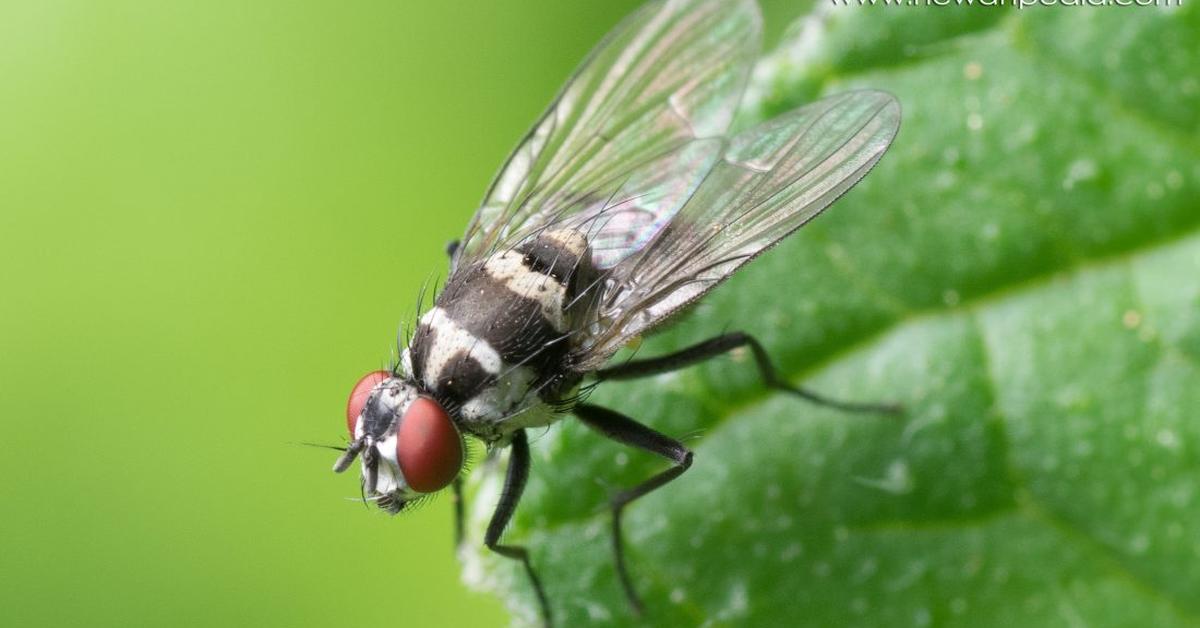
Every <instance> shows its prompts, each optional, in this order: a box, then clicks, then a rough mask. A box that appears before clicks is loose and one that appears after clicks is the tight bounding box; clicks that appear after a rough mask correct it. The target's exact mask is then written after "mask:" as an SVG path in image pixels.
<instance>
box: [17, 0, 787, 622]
mask: <svg viewBox="0 0 1200 628" xmlns="http://www.w3.org/2000/svg"><path fill="white" fill-rule="evenodd" d="M636 4H637V2H636V1H634V0H621V1H605V2H586V3H583V2H580V3H575V2H572V3H565V2H561V1H558V0H531V1H525V2H521V3H505V4H504V5H503V6H501V5H499V4H493V3H456V2H447V3H403V4H401V3H394V2H351V3H334V2H315V1H314V2H257V3H241V2H211V1H206V2H170V3H161V2H149V1H142V2H137V1H121V2H103V3H98V2H84V1H80V0H72V1H62V2H53V1H52V2H45V1H38V2H32V1H28V2H21V1H16V2H14V1H9V2H5V3H3V4H0V85H2V86H0V147H2V148H0V320H2V321H3V324H2V325H0V391H2V393H0V413H2V414H3V417H4V427H3V442H4V451H5V455H4V456H3V457H2V461H0V465H3V474H2V476H3V480H2V481H3V483H4V484H3V486H4V490H3V493H2V495H3V498H4V500H3V501H4V524H3V529H4V535H3V541H2V546H0V547H2V549H0V555H2V556H3V564H4V568H3V569H2V570H0V579H2V581H0V609H3V610H2V611H0V614H2V615H3V617H5V622H4V623H5V624H7V625H14V626H15V625H28V626H33V625H36V626H67V625H89V626H103V625H122V626H124V625H173V626H191V625H197V626H199V625H250V624H255V625H287V626H300V625H314V626H330V625H343V624H345V623H346V622H347V621H348V620H349V619H351V618H352V619H353V621H354V622H355V623H356V624H368V623H373V622H389V623H396V624H403V625H408V626H425V625H449V624H457V625H464V624H472V625H497V624H503V623H506V622H507V618H506V615H505V614H504V611H503V610H502V608H501V605H500V603H499V602H498V601H496V600H494V599H492V598H490V597H488V596H485V595H481V594H477V593H470V592H468V591H467V590H466V589H465V588H464V587H463V586H462V585H461V584H460V582H459V577H458V572H459V565H458V563H457V561H456V560H455V559H454V557H453V555H452V550H451V528H450V513H449V504H448V500H441V501H439V502H436V503H434V504H432V505H430V506H428V507H426V508H424V509H422V510H420V511H419V512H416V513H413V514H411V515H408V516H404V517H398V518H389V517H387V516H384V515H382V514H380V513H378V512H376V511H373V510H365V509H364V508H363V507H362V506H361V505H360V504H359V503H357V502H356V501H355V500H354V499H350V498H354V497H356V496H357V492H358V491H357V482H356V479H355V478H354V477H352V476H353V475H354V474H348V475H347V476H335V475H334V474H332V473H331V472H330V471H329V467H330V464H331V463H332V461H333V459H334V453H333V452H330V451H324V450H318V449H312V448H308V447H304V446H302V445H300V444H299V443H301V442H304V441H315V442H321V443H339V442H341V440H342V436H343V431H344V427H343V425H344V423H343V408H344V400H345V395H346V394H347V393H348V391H349V388H350V386H351V385H352V384H353V383H354V381H355V380H356V379H357V378H358V377H359V376H360V375H361V374H362V373H364V372H366V371H368V370H371V369H374V368H377V367H379V366H381V365H383V364H385V363H386V362H387V360H388V359H389V357H390V351H391V348H392V344H393V340H394V335H395V333H396V330H397V327H398V325H399V324H400V323H401V322H402V320H405V319H411V317H412V315H413V312H414V311H413V308H414V303H415V297H416V295H417V292H418V290H419V287H420V285H421V284H422V282H424V281H425V280H426V279H428V278H431V277H435V276H437V275H438V274H444V272H445V260H444V256H443V247H444V245H445V243H446V242H447V241H448V240H450V239H452V238H454V237H456V236H457V235H458V234H460V233H461V231H462V229H463V227H464V226H465V224H466V221H467V219H468V218H469V216H470V214H471V212H472V210H473V208H474V206H475V204H476V203H477V202H478V200H479V199H480V197H481V196H482V194H483V191H484V189H485V188H486V186H487V184H488V182H489V181H490V179H491V177H492V175H493V174H494V172H495V170H496V168H497V167H498V166H499V165H500V163H501V162H502V160H503V159H504V157H505V155H506V153H507V151H508V150H509V149H510V148H511V147H512V146H513V145H514V144H515V142H516V141H517V139H518V138H519V137H520V136H521V134H522V133H523V132H524V131H525V129H526V128H527V126H528V125H529V124H530V123H531V122H532V121H533V120H534V118H535V117H536V116H537V115H538V114H539V113H540V112H541V110H542V108H543V107H544V106H545V105H546V104H547V103H548V102H549V100H550V98H551V97H552V95H553V94H554V92H555V91H556V89H557V88H558V87H559V85H561V83H562V82H563V81H564V79H565V78H566V77H567V75H568V74H569V72H570V70H571V68H572V67H574V65H575V64H576V63H577V62H578V61H579V60H580V59H581V58H582V57H583V55H584V54H585V53H586V51H587V50H588V49H589V48H590V47H591V46H592V45H593V44H594V43H595V42H596V41H597V40H598V39H599V38H600V37H601V36H602V35H603V33H604V32H606V31H607V30H608V29H609V28H610V27H611V26H613V25H614V24H615V23H616V22H617V20H618V19H619V18H620V17H621V16H622V15H624V14H625V13H627V12H628V11H629V10H631V9H632V8H633V7H634V6H636ZM766 4H767V6H766V7H765V9H766V11H767V15H768V19H769V20H770V24H771V26H770V27H769V30H770V31H772V32H775V33H778V32H779V30H780V29H781V28H782V26H783V25H784V24H785V23H786V22H787V20H788V17H789V16H790V15H794V14H796V13H798V12H799V10H800V8H801V7H800V6H799V5H798V4H797V3H789V2H778V1H777V2H772V3H766Z"/></svg>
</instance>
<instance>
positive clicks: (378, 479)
mask: <svg viewBox="0 0 1200 628" xmlns="http://www.w3.org/2000/svg"><path fill="white" fill-rule="evenodd" d="M760 28H761V18H760V16H759V12H758V7H757V6H756V5H755V3H754V2H753V0H742V1H731V0H659V1H656V2H651V3H649V4H647V5H645V6H643V7H642V8H641V9H640V10H638V11H637V12H635V13H634V14H632V15H630V16H629V17H627V18H626V19H625V20H624V21H622V22H621V23H620V25H618V26H617V27H616V29H615V30H613V31H612V32H611V33H609V34H608V36H606V37H605V38H604V40H603V41H602V42H601V43H600V44H599V45H598V46H597V47H596V48H595V49H594V50H593V51H592V52H591V54H590V55H589V56H588V57H587V59H586V60H585V61H584V62H583V64H582V65H581V66H580V67H579V68H578V69H577V70H576V72H575V74H574V75H573V76H572V77H571V79H570V80H569V81H568V82H567V84H566V86H565V87H564V88H563V90H562V91H561V92H560V93H559V94H558V96H557V97H556V98H555V99H554V101H553V102H552V103H551V105H550V107H549V108H548V110H547V111H546V112H545V113H544V114H543V115H542V117H541V118H540V120H539V121H538V122H537V123H535V125H534V127H533V128H532V130H530V131H529V133H528V134H527V135H526V136H525V138H524V139H523V140H522V141H521V143H520V145H519V146H518V147H517V148H516V150H515V151H514V152H513V153H512V155H511V156H510V157H509V158H508V161H507V162H506V163H505V164H504V166H503V168H502V169H501V171H500V173H499V175H498V176H497V177H496V179H495V181H494V182H493V183H492V185H491V188H490V189H489V190H488V192H487V194H486V196H485V198H484V200H483V203H482V205H481V206H480V207H479V209H478V210H477V211H476V213H475V215H474V217H473V218H472V219H471V222H470V224H469V225H468V226H467V229H466V233H465V234H464V236H463V237H462V239H461V240H460V241H459V243H457V244H456V245H453V246H452V247H451V261H450V274H449V276H448V278H447V280H446V282H445V285H444V287H443V289H442V291H441V293H440V294H439V295H437V297H436V298H435V300H434V303H433V307H432V308H431V309H429V310H428V311H426V312H425V313H424V314H423V315H422V316H421V318H420V321H419V323H418V325H417V326H416V328H415V331H414V332H413V334H412V336H411V338H409V340H408V342H407V346H406V347H404V349H403V351H402V353H401V359H400V360H399V363H398V364H397V365H396V366H395V367H394V368H393V369H391V370H389V371H376V372H373V373H369V374H368V375H366V376H365V377H363V378H362V380H360V381H359V382H358V384H357V385H355V387H354V389H353V392H352V394H351V396H350V401H349V403H348V407H347V414H346V419H347V424H346V425H347V428H348V429H349V432H350V444H349V445H348V446H347V447H346V449H345V452H344V453H343V455H342V456H341V457H340V458H339V459H338V460H337V462H336V464H335V465H334V470H335V471H338V472H341V471H344V470H345V469H347V468H348V467H349V466H350V464H351V463H352V462H353V461H354V459H355V458H356V457H358V458H361V467H362V484H363V491H364V495H365V496H366V497H367V498H368V499H370V500H372V501H374V502H375V503H376V504H378V506H379V507H381V508H383V509H384V510H386V511H388V512H392V513H397V512H400V511H402V510H404V509H405V507H406V506H408V505H410V504H412V503H414V502H415V501H417V500H420V499H422V498H423V497H426V496H428V495H429V494H431V493H435V492H438V491H440V490H442V489H445V488H447V487H453V488H454V490H455V492H456V493H459V492H460V488H459V486H460V485H459V476H460V474H461V473H462V471H463V465H464V460H465V458H466V455H465V442H464V438H468V437H469V438H472V439H477V440H480V441H482V442H483V443H485V444H486V445H487V447H488V448H490V449H493V450H494V449H497V448H503V447H507V448H509V450H510V453H509V462H508V470H507V475H506V477H505V483H504V490H503V492H502V493H501V497H500V500H499V503H498V505H497V506H496V510H495V513H494V514H493V515H492V518H491V522H490V524H489V525H488V527H487V531H486V533H485V536H484V540H483V542H484V545H485V546H486V547H487V548H489V549H490V550H492V551H494V552H496V553H498V554H500V555H502V556H505V557H508V558H510V559H513V560H517V561H520V563H521V564H522V565H523V567H524V570H525V573H526V574H527V575H528V578H529V580H530V582H531V584H532V588H533V590H534V592H535V593H536V594H537V598H538V602H539V605H540V610H541V614H542V619H543V621H544V622H545V623H547V624H549V623H550V621H551V613H550V605H549V603H548V601H547V599H546V596H545V593H544V591H543V588H542V584H541V582H540V581H539V579H538V575H537V570H536V569H535V567H534V564H533V562H532V561H531V560H530V555H529V553H528V552H527V551H526V549H525V548H524V547H522V546H519V545H513V544H509V543H504V542H502V541H501V536H502V533H503V531H504V528H505V526H506V525H507V524H508V522H509V520H510V519H511V518H512V515H513V512H514V511H515V509H516V507H517V502H518V501H519V500H520V498H521V492H522V490H523V488H524V486H525V481H526V479H527V478H528V476H529V468H530V456H529V443H528V437H527V435H526V434H527V432H528V430H529V429H530V428H537V427H542V426H546V425H550V424H551V423H554V422H555V421H558V420H559V419H561V418H563V417H565V416H567V415H573V416H574V417H575V418H576V419H578V420H580V421H582V422H583V423H584V424H586V425H587V426H589V427H591V428H593V429H594V430H595V431H596V432H598V434H599V435H600V436H604V437H607V438H610V439H612V440H615V441H617V442H620V443H622V444H625V445H628V446H631V447H635V448H638V449H642V450H645V451H647V452H649V453H653V454H657V455H659V456H662V457H663V458H665V459H667V460H668V461H669V462H670V463H671V467H670V468H668V469H667V470H665V471H662V472H661V473H658V474H657V475H654V476H653V477H650V478H648V479H646V480H645V481H643V482H642V483H640V484H638V485H636V486H633V487H631V488H628V489H626V490H623V491H620V492H618V493H616V494H615V495H614V496H613V498H612V502H611V509H612V548H613V553H614V557H615V562H616V571H617V575H618V577H619V579H620V582H621V585H622V587H623V588H624V591H625V594H626V596H627V597H628V599H629V602H630V603H631V604H632V606H633V608H634V609H635V610H640V609H641V607H642V604H641V601H640V598H639V597H638V595H637V592H636V591H635V589H634V587H633V585H632V583H631V580H630V577H629V572H628V566H627V564H626V561H625V555H624V551H623V547H624V546H623V542H622V531H621V513H622V511H623V509H624V508H625V507H626V506H628V505H629V503H630V502H632V501H634V500H636V499H637V498H639V497H641V496H643V495H645V494H647V493H649V492H651V491H653V490H656V489H658V488H660V487H662V486H663V485H665V484H667V483H669V482H670V481H671V480H674V479H675V478H677V477H679V476H680V475H681V474H683V472H684V471H686V470H687V469H688V467H689V466H690V465H691V464H692V452H691V451H690V450H689V449H688V448H687V447H685V446H684V445H683V444H682V443H681V442H679V441H678V440H676V439H674V438H671V437H669V436H667V435H664V434H661V433H659V432H657V431H655V430H654V429H651V428H650V427H647V426H645V425H642V424H641V423H639V422H638V421H637V420H636V419H635V418H633V417H630V416H626V415H625V414H624V413H623V412H622V411H621V410H620V409H612V408H604V407H600V406H598V405H593V404H590V403H587V402H586V400H585V398H584V395H582V394H580V391H581V390H583V391H586V390H588V389H589V388H590V387H591V386H594V385H595V384H597V383H600V382H606V381H611V380H624V379H632V378H637V377H646V376H651V375H656V374H660V373H664V372H667V371H672V370H675V369H680V368H683V367H686V366H689V365H692V364H696V363H698V362H701V361H704V360H707V359H709V358H713V357H716V356H718V355H721V354H723V353H726V352H729V351H731V350H733V349H736V348H739V347H740V348H745V349H748V350H749V351H750V352H751V354H752V355H753V357H754V359H755V364H756V366H757V369H758V371H759V372H760V374H761V376H762V378H763V379H764V381H765V383H766V385H768V386H770V387H772V388H775V389H778V390H781V391H785V392H787V393H791V394H794V395H797V396H799V397H802V398H806V399H808V400H810V401H813V402H816V403H821V404H825V405H831V406H836V407H840V408H844V409H847V410H862V411H887V410H889V409H890V408H889V407H888V406H884V405H882V404H852V403H844V402H838V401H833V400H830V399H826V398H824V397H821V396H819V395H817V394H815V393H813V392H811V391H808V390H805V389H802V388H798V387H795V386H793V385H791V384H789V383H788V382H786V381H784V380H783V379H782V378H780V377H779V376H777V374H776V372H775V369H774V368H773V366H772V363H771V360H770V358H769V357H768V355H767V352H766V349H765V348H764V347H763V346H762V345H761V344H760V343H759V342H758V341H756V340H755V339H754V338H753V337H752V336H749V335H747V334H745V333H740V332H735V333H725V334H722V335H720V336H717V337H714V338H711V339H709V340H706V341H704V342H700V343H698V344H695V345H693V346H691V347H688V348H686V349H683V350H681V351H678V352H675V353H672V354H669V355H664V356H660V357H651V358H645V359H636V360H629V361H625V362H622V363H616V364H612V365H609V364H608V362H609V361H610V359H611V358H612V357H613V356H614V354H615V353H616V352H617V351H618V350H619V349H620V348H621V347H623V346H625V345H627V344H628V343H630V342H631V341H633V340H635V339H637V338H638V337H640V336H642V335H644V334H647V333H649V332H651V331H654V330H655V329H656V328H658V327H659V326H660V325H661V324H663V323H664V321H667V320H668V319H670V318H671V315H672V314H674V313H676V312H678V311H680V309H681V308H684V307H686V306H687V305H689V304H691V303H693V302H694V301H696V300H697V299H699V298H700V297H702V296H704V295H705V294H706V293H708V291H710V290H712V289H713V288H714V287H716V286H717V285H718V284H719V283H721V282H722V281H723V280H725V279H726V278H728V277H729V276H730V275H731V274H732V273H733V272H734V271H736V270H737V269H739V268H741V267H742V266H743V265H744V264H746V263H747V262H749V261H750V260H751V259H753V258H754V257H755V256H757V255H758V254H759V253H762V252H763V251H764V250H766V249H768V248H770V247H771V246H773V245H774V244H776V243H777V242H779V241H780V240H781V239H783V238H784V237H786V236H787V235H788V234H790V233H792V232H793V231H795V230H796V229H798V228H799V227H800V226H801V225H803V224H805V223H806V222H808V221H809V220H810V219H812V218H813V217H814V216H816V215H817V214H818V213H820V212H821V211H822V210H823V209H825V207H827V206H828V205H829V204H830V203H832V202H833V201H834V200H835V199H837V198H838V197H839V196H840V195H841V194H842V193H844V192H845V191H846V190H848V189H849V188H850V187H851V186H853V185H854V184H855V183H856V182H857V181H858V180H859V179H860V178H862V177H863V176H864V175H865V174H866V173H867V171H868V170H870V169H871V167H872V166H873V165H874V164H875V162H876V161H878V160H879V158H880V157H881V156H882V155H883V153H884V151H885V150H886V149H887V148H888V145H889V144H890V143H891V141H892V138H893V137H894V136H895V134H896V131H897V129H898V127H899V123H900V107H899V104H898V103H897V101H896V100H895V98H893V97H892V96H891V95H889V94H887V93H884V92H879V91H851V92H847V93H843V94H840V95H836V96H832V97H829V98H826V99H824V100H820V101H818V102H814V103H811V104H809V105H807V106H804V107H801V108H799V109H796V110H793V111H790V112H788V113H785V114H783V115H781V116H778V117H776V118H774V119H771V120H768V121H766V122H764V123H761V124H759V125H758V126H755V127H753V128H750V129H747V130H745V131H741V132H739V133H737V134H733V135H727V130H728V128H729V126H730V123H731V121H732V119H733V116H734V111H735V109H736V108H737V106H738V102H739V100H740V98H741V94H742V91H743V89H744V87H745V85H746V82H747V79H748V77H749V75H750V72H751V68H752V67H753V64H754V61H755V59H756V57H757V55H758V53H759V43H760ZM458 503H459V504H460V507H459V509H458V511H457V512H458V518H459V521H458V524H459V529H460V530H461V525H462V521H461V519H462V514H461V513H462V509H461V501H459V502H458Z"/></svg>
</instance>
